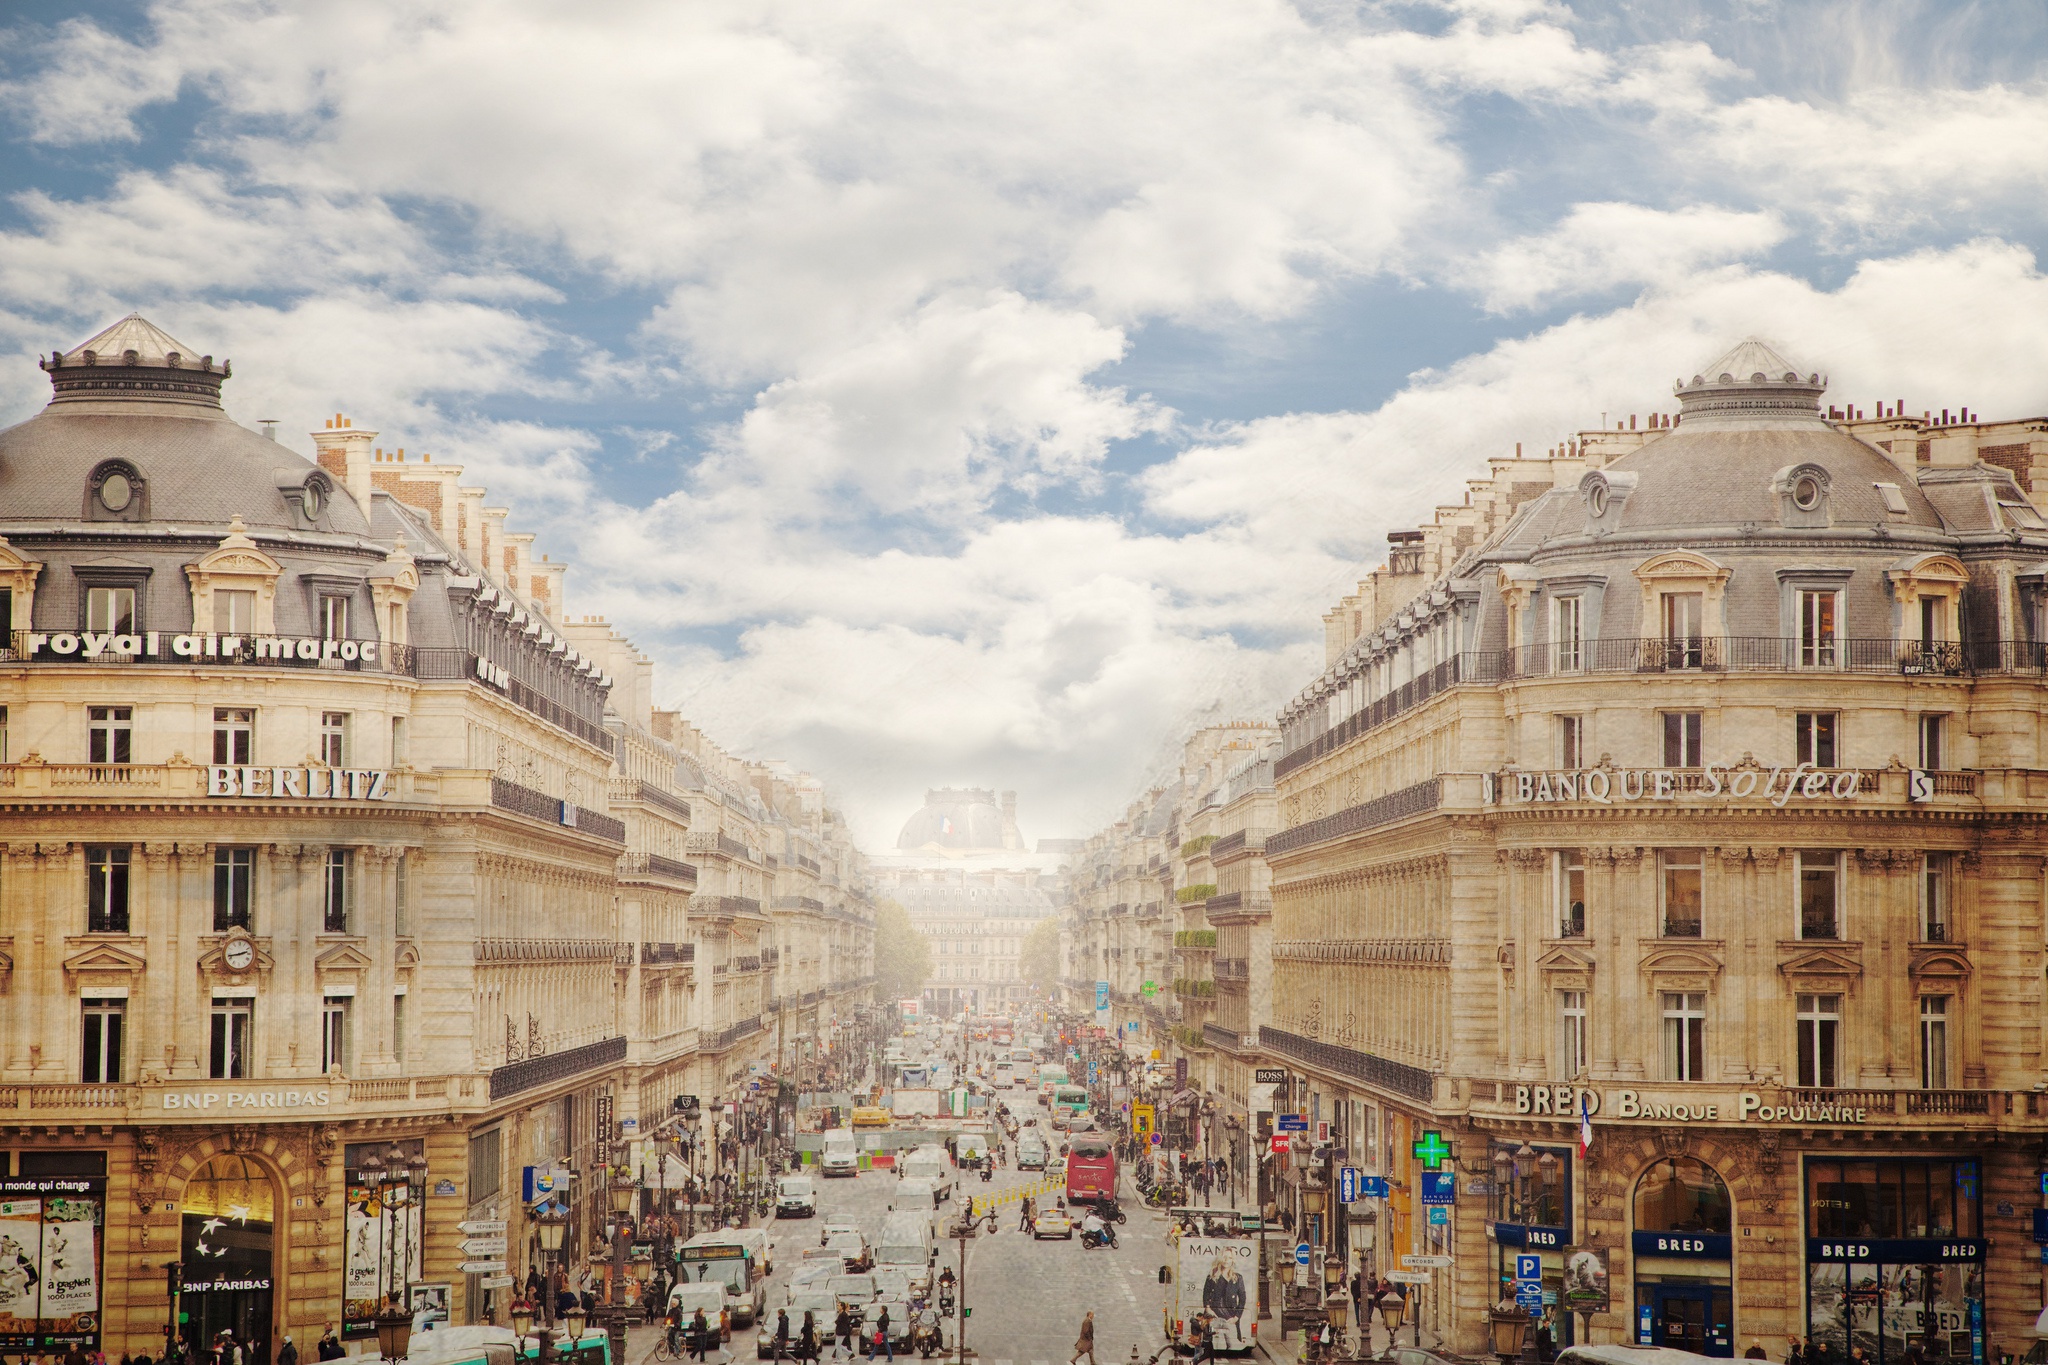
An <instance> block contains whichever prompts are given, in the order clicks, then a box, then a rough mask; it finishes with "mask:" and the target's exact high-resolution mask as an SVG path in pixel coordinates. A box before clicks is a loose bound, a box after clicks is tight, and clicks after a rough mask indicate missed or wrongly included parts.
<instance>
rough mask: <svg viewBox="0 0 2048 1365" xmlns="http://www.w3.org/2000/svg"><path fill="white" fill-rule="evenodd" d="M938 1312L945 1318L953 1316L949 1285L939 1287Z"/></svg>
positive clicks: (951, 1295) (950, 1286) (951, 1294)
mask: <svg viewBox="0 0 2048 1365" xmlns="http://www.w3.org/2000/svg"><path fill="white" fill-rule="evenodd" d="M939 1312H940V1313H941V1314H943V1315H944V1316H946V1317H951V1316H953V1286H952V1285H950V1284H942V1285H940V1286H939Z"/></svg>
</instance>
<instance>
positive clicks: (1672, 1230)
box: [1630, 1156, 1735, 1356]
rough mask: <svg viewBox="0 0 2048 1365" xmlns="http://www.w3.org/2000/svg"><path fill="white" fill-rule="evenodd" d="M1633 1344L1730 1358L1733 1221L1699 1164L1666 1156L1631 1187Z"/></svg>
mask: <svg viewBox="0 0 2048 1365" xmlns="http://www.w3.org/2000/svg"><path fill="white" fill-rule="evenodd" d="M1634 1214H1635V1217H1634V1222H1635V1234H1634V1237H1633V1238H1632V1241H1631V1247H1630V1250H1631V1251H1632V1252H1633V1253H1634V1255H1633V1258H1632V1259H1633V1261H1634V1269H1635V1287H1636V1340H1637V1341H1638V1342H1641V1343H1642V1344H1645V1345H1654V1346H1674V1347H1676V1348H1678V1349H1679V1350H1681V1351H1693V1352H1696V1353H1698V1354H1700V1355H1708V1356H1732V1355H1734V1354H1735V1292H1734V1291H1735V1280H1734V1275H1733V1273H1732V1269H1731V1259H1730V1258H1731V1256H1732V1254H1733V1243H1732V1239H1731V1235H1730V1234H1731V1230H1732V1228H1733V1226H1734V1221H1735V1209H1734V1201H1733V1200H1732V1199H1730V1198H1729V1195H1728V1184H1727V1182H1726V1181H1724V1180H1722V1179H1721V1177H1720V1174H1719V1173H1718V1172H1716V1171H1715V1170H1714V1168H1713V1167H1711V1166H1709V1165H1707V1163H1706V1162H1704V1161H1699V1160H1696V1159H1695V1158H1693V1157H1689V1156H1676V1157H1665V1158H1664V1159H1663V1160H1661V1161H1657V1162H1654V1163H1652V1165H1651V1166H1650V1167H1649V1169H1647V1170H1645V1171H1644V1172H1643V1173H1642V1175H1641V1176H1640V1177H1639V1178H1638V1179H1637V1180H1636V1192H1635V1199H1634Z"/></svg>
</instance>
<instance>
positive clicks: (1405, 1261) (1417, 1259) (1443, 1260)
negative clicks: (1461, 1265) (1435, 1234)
mask: <svg viewBox="0 0 2048 1365" xmlns="http://www.w3.org/2000/svg"><path fill="white" fill-rule="evenodd" d="M1401 1264H1402V1265H1403V1266H1404V1267H1406V1268H1407V1269H1409V1270H1449V1269H1450V1268H1451V1258H1450V1257H1448V1256H1403V1257H1402V1258H1401Z"/></svg>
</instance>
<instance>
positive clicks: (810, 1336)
mask: <svg viewBox="0 0 2048 1365" xmlns="http://www.w3.org/2000/svg"><path fill="white" fill-rule="evenodd" d="M796 1356H797V1359H798V1360H816V1359H817V1358H818V1323H817V1319H816V1318H815V1317H814V1316H813V1314H812V1313H811V1310H810V1309H808V1308H806V1309H805V1310H804V1325H803V1330H802V1331H801V1332H800V1333H799V1334H798V1335H797V1339H796Z"/></svg>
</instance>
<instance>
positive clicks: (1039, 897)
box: [873, 787, 1079, 1014]
mask: <svg viewBox="0 0 2048 1365" xmlns="http://www.w3.org/2000/svg"><path fill="white" fill-rule="evenodd" d="M1078 847H1079V843H1078V841H1076V840H1071V839H1041V840H1040V841H1039V843H1038V848H1037V851H1036V852H1033V851H1031V850H1030V849H1029V848H1027V847H1026V845H1025V842H1024V836H1023V834H1022V833H1021V832H1020V831H1019V830H1018V828H1017V793H1015V792H1007V791H1006V792H1003V793H1001V794H1000V795H998V794H997V793H996V792H994V791H992V790H989V789H987V788H983V787H934V788H933V789H931V790H930V791H927V792H926V793H925V794H924V805H922V806H921V807H919V808H918V809H917V810H916V811H915V812H914V813H913V814H912V815H911V817H910V818H909V819H908V820H906V821H904V822H903V830H902V832H901V833H899V834H898V835H897V836H896V849H897V851H896V852H895V853H894V854H893V855H891V854H883V855H881V856H879V857H877V858H876V859H875V860H874V863H873V870H874V874H875V880H876V890H875V894H876V895H877V896H879V897H886V898H889V899H892V900H895V901H896V902H897V903H898V904H900V905H902V906H903V908H904V909H905V910H906V911H907V912H909V915H910V920H911V923H912V924H913V925H915V926H916V927H917V929H918V930H919V931H920V932H921V933H923V934H924V936H925V938H926V939H927V940H928V941H929V942H930V943H931V948H932V976H931V980H930V981H929V983H928V984H927V985H926V986H925V989H924V993H923V994H924V998H925V1000H926V1002H927V1003H928V1004H930V1005H931V1006H933V1007H934V1008H936V1009H938V1010H939V1011H940V1012H941V1013H943V1014H955V1013H959V1012H960V1011H962V1010H966V1011H969V1012H973V1011H975V1010H985V1009H992V1008H994V1007H996V1006H999V1005H1000V1004H1002V1003H1004V1002H1008V1001H1022V1000H1025V999H1027V998H1028V997H1029V996H1030V994H1031V990H1030V986H1029V984H1028V983H1027V982H1025V980H1024V979H1023V977H1022V975H1021V974H1020V971H1019V966H1018V955H1019V953H1020V952H1021V951H1022V949H1023V946H1024V938H1025V936H1026V935H1027V934H1029V933H1030V932H1031V927H1032V926H1033V925H1034V924H1036V923H1038V921H1040V920H1042V919H1045V918H1047V917H1049V916H1051V915H1052V914H1053V913H1054V911H1055V910H1056V909H1057V908H1058V905H1059V903H1060V899H1061V891H1062V888H1063V887H1064V885H1065V878H1066V868H1065V863H1066V861H1067V859H1068V856H1069V855H1070V854H1071V852H1072V851H1073V850H1074V849H1075V848H1078Z"/></svg>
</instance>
